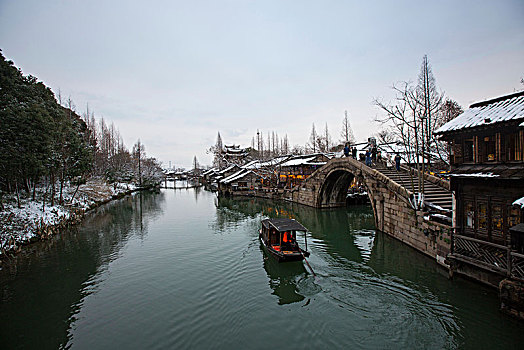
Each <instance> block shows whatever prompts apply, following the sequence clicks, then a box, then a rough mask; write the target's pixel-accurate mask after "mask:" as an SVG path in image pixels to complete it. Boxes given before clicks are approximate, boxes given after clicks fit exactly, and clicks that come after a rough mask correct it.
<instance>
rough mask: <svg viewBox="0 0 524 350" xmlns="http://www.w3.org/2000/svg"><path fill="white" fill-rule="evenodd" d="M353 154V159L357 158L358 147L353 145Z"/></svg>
mask: <svg viewBox="0 0 524 350" xmlns="http://www.w3.org/2000/svg"><path fill="white" fill-rule="evenodd" d="M351 155H352V156H353V159H357V148H356V147H353V148H352V149H351Z"/></svg>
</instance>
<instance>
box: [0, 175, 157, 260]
mask: <svg viewBox="0 0 524 350" xmlns="http://www.w3.org/2000/svg"><path fill="white" fill-rule="evenodd" d="M141 189H146V188H139V187H137V186H135V185H134V184H127V183H115V184H108V183H106V182H105V181H104V180H103V179H100V178H92V179H90V180H89V181H87V183H86V184H84V185H81V186H80V187H79V188H78V190H77V188H76V187H73V186H71V187H66V188H65V189H64V191H63V201H62V203H63V204H56V202H58V200H56V199H55V204H54V205H53V206H51V205H50V203H49V199H47V203H45V202H44V201H43V194H42V193H40V195H39V196H37V198H36V200H35V201H33V200H30V199H25V200H22V201H21V208H19V207H18V205H17V203H16V201H14V200H12V201H8V202H7V203H5V204H4V210H2V211H0V261H1V260H2V259H5V258H7V257H9V256H11V255H13V254H16V253H18V252H20V251H21V250H22V249H23V247H24V246H26V245H28V244H30V243H33V242H36V241H40V240H44V239H47V238H49V237H50V236H53V235H55V234H57V233H59V232H60V231H61V230H63V229H64V228H67V227H70V226H72V225H75V224H78V223H79V222H81V221H82V219H83V218H84V216H85V214H86V213H87V212H89V211H90V210H92V209H94V208H97V207H99V206H100V205H102V204H105V203H107V202H109V201H112V200H114V199H118V198H122V197H124V196H126V195H128V194H130V193H132V192H135V191H138V190H141ZM147 189H149V188H147Z"/></svg>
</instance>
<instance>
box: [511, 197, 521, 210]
mask: <svg viewBox="0 0 524 350" xmlns="http://www.w3.org/2000/svg"><path fill="white" fill-rule="evenodd" d="M512 204H513V205H518V206H520V207H521V208H524V197H522V198H519V199H517V200H516V201H515V202H513V203H512Z"/></svg>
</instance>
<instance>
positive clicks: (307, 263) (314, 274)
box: [298, 248, 317, 277]
mask: <svg viewBox="0 0 524 350" xmlns="http://www.w3.org/2000/svg"><path fill="white" fill-rule="evenodd" d="M298 251H299V252H300V254H301V255H302V257H303V258H304V261H305V262H306V265H307V267H309V269H310V270H311V273H312V274H313V276H315V277H317V274H316V273H315V271H313V268H311V265H309V262H308V261H307V259H306V257H305V256H304V253H302V250H301V249H300V248H298Z"/></svg>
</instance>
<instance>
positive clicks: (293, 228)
mask: <svg viewBox="0 0 524 350" xmlns="http://www.w3.org/2000/svg"><path fill="white" fill-rule="evenodd" d="M300 232H301V233H303V235H304V239H305V247H306V250H302V249H301V248H300V247H299V245H298V243H297V237H298V233H300ZM306 232H307V228H305V227H304V226H302V225H301V224H300V223H299V222H298V221H296V220H294V219H287V218H278V219H265V220H262V228H261V230H260V240H261V241H262V243H263V244H264V246H265V247H266V248H267V250H268V251H269V253H271V254H272V255H273V256H275V257H276V258H277V259H278V261H293V260H302V259H303V258H304V256H308V255H309V253H308V252H307V239H306Z"/></svg>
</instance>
